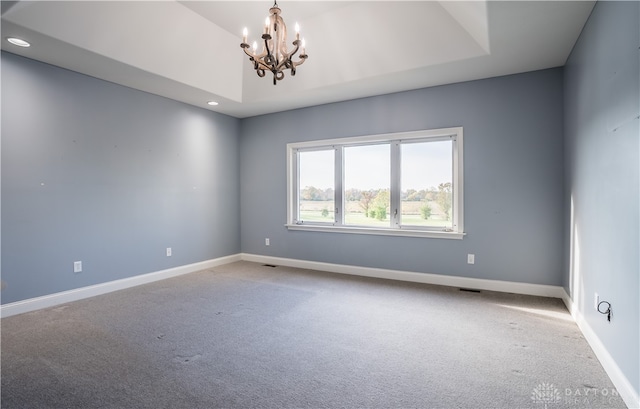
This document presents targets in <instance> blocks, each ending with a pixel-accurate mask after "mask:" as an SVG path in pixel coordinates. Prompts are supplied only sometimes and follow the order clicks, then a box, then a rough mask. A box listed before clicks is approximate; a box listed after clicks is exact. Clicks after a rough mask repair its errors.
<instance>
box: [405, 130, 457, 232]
mask: <svg viewBox="0 0 640 409" xmlns="http://www.w3.org/2000/svg"><path fill="white" fill-rule="evenodd" d="M452 149H453V142H452V141H436V142H419V143H404V144H402V145H400V155H401V169H400V172H401V182H400V183H401V206H400V207H401V212H400V214H401V218H400V223H401V224H402V225H404V226H423V227H433V228H442V229H451V228H452V227H453V221H452V210H451V209H452V206H451V204H452V182H453V162H452V157H453V156H452Z"/></svg>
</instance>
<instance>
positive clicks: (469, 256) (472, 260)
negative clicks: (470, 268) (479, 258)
mask: <svg viewBox="0 0 640 409" xmlns="http://www.w3.org/2000/svg"><path fill="white" fill-rule="evenodd" d="M475 262H476V255H475V254H467V264H475Z"/></svg>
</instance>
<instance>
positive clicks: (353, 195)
mask: <svg viewBox="0 0 640 409" xmlns="http://www.w3.org/2000/svg"><path fill="white" fill-rule="evenodd" d="M451 187H452V186H451V182H447V183H440V184H439V185H438V187H437V188H435V187H431V188H430V189H422V190H416V189H407V190H405V191H403V192H401V200H402V201H407V202H424V205H423V206H421V207H420V214H421V215H422V218H424V219H429V217H431V213H432V209H431V206H430V205H429V203H428V202H436V203H438V206H440V208H441V209H442V211H443V212H444V213H445V216H446V218H447V220H448V219H449V217H450V215H449V212H450V208H451V196H452V195H451ZM344 193H345V200H346V201H350V202H359V205H360V208H362V210H363V212H364V214H365V216H366V217H372V218H376V219H378V220H384V219H386V217H387V212H388V210H389V204H390V191H389V189H369V190H362V189H347V190H345V192H344ZM300 199H301V200H307V201H329V200H334V190H333V188H327V189H318V188H316V187H313V186H306V187H305V188H304V189H302V190H301V191H300Z"/></svg>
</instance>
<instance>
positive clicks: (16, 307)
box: [0, 254, 241, 318]
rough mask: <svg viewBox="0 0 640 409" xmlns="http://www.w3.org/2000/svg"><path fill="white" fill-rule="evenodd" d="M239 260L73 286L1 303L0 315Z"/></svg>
mask: <svg viewBox="0 0 640 409" xmlns="http://www.w3.org/2000/svg"><path fill="white" fill-rule="evenodd" d="M240 260H241V258H240V255H239V254H235V255H231V256H226V257H220V258H216V259H211V260H206V261H201V262H198V263H193V264H187V265H184V266H179V267H174V268H169V269H166V270H161V271H155V272H153V273H148V274H142V275H139V276H134V277H128V278H123V279H120V280H114V281H109V282H106V283H101V284H96V285H92V286H88V287H82V288H76V289H74V290H69V291H63V292H59V293H54V294H49V295H44V296H42V297H36V298H30V299H27V300H22V301H16V302H13V303H9V304H4V305H2V306H0V317H2V318H5V317H10V316H12V315H17V314H23V313H25V312H31V311H35V310H39V309H42V308H49V307H53V306H56V305H60V304H65V303H68V302H72V301H77V300H82V299H84V298H89V297H94V296H96V295H101V294H106V293H110V292H112V291H118V290H123V289H125V288H130V287H135V286H138V285H141V284H147V283H152V282H154V281H159V280H164V279H166V278H171V277H176V276H180V275H183V274H189V273H193V272H196V271H200V270H205V269H207V268H212V267H216V266H219V265H222V264H227V263H232V262H234V261H240Z"/></svg>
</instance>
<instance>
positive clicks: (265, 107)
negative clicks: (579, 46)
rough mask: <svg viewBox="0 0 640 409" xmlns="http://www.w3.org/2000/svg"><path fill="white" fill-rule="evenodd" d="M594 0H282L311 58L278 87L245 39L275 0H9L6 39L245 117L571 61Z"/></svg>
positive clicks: (39, 55) (52, 58) (26, 52)
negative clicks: (256, 65)
mask: <svg viewBox="0 0 640 409" xmlns="http://www.w3.org/2000/svg"><path fill="white" fill-rule="evenodd" d="M594 4H595V2H594V1H531V2H528V1H484V0H475V1H424V0H422V1H421V0H414V1H327V0H325V1H304V0H299V1H286V0H281V1H279V2H278V5H279V6H280V8H281V9H282V16H283V18H284V20H285V22H286V23H287V25H288V26H289V31H290V33H291V32H292V31H293V30H292V28H293V25H294V24H295V22H298V23H299V24H300V26H301V36H302V37H304V38H305V40H306V44H307V54H308V55H309V58H308V60H307V61H306V62H305V63H304V64H303V65H301V66H300V67H299V68H298V70H297V74H296V76H295V77H291V76H289V74H286V77H285V79H284V80H282V81H279V82H278V84H277V85H276V86H274V85H273V82H272V76H271V74H270V73H267V75H266V76H265V78H259V77H258V76H257V75H256V73H255V71H254V70H253V68H252V66H251V65H250V63H249V61H248V57H246V55H245V54H244V53H243V52H242V49H241V48H240V42H241V41H242V38H241V34H242V29H243V27H245V26H246V27H247V28H248V29H249V42H250V43H251V42H253V40H254V39H258V36H257V35H256V33H258V32H259V31H260V30H261V28H262V24H263V22H264V18H265V17H266V16H267V15H268V9H269V8H270V7H271V6H272V5H273V3H272V2H271V1H269V0H266V1H241V0H236V1H175V0H165V1H62V2H60V1H19V2H7V1H2V26H1V30H2V42H1V44H2V45H1V47H2V49H3V50H5V51H8V52H12V53H15V54H19V55H23V56H25V57H28V58H32V59H35V60H40V61H44V62H47V63H50V64H53V65H57V66H60V67H64V68H68V69H70V70H73V71H77V72H81V73H84V74H87V75H91V76H94V77H97V78H101V79H105V80H108V81H112V82H115V83H119V84H122V85H126V86H128V87H132V88H136V89H139V90H142V91H146V92H150V93H153V94H157V95H161V96H164V97H167V98H172V99H175V100H178V101H182V102H185V103H188V104H191V105H195V106H199V107H203V108H205V109H210V110H212V111H216V112H221V113H224V114H228V115H232V116H235V117H238V118H244V117H249V116H254V115H260V114H265V113H271V112H277V111H282V110H288V109H294V108H300V107H305V106H311V105H318V104H324V103H329V102H336V101H343V100H349V99H354V98H361V97H367V96H372V95H379V94H386V93H391V92H397V91H404V90H409V89H416V88H423V87H429V86H436V85H443V84H449V83H455V82H461V81H469V80H475V79H481V78H488V77H495V76H500V75H508V74H515V73H520V72H526V71H533V70H539V69H545V68H551V67H557V66H562V65H564V63H565V61H566V60H567V57H568V56H569V53H570V52H571V49H572V47H573V45H574V43H575V41H576V39H577V38H578V36H579V34H580V31H581V30H582V27H583V25H584V23H585V21H586V20H587V18H588V16H589V14H590V12H591V10H592V8H593V6H594ZM11 36H15V37H20V38H23V39H25V40H28V41H29V42H31V44H32V46H31V47H29V48H18V47H15V46H13V45H11V44H9V43H8V42H7V41H6V37H11ZM290 36H291V37H292V34H290ZM290 41H293V38H291V40H290ZM210 100H215V101H218V102H219V103H220V104H219V105H218V106H215V107H210V106H208V105H206V102H207V101H210Z"/></svg>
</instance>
